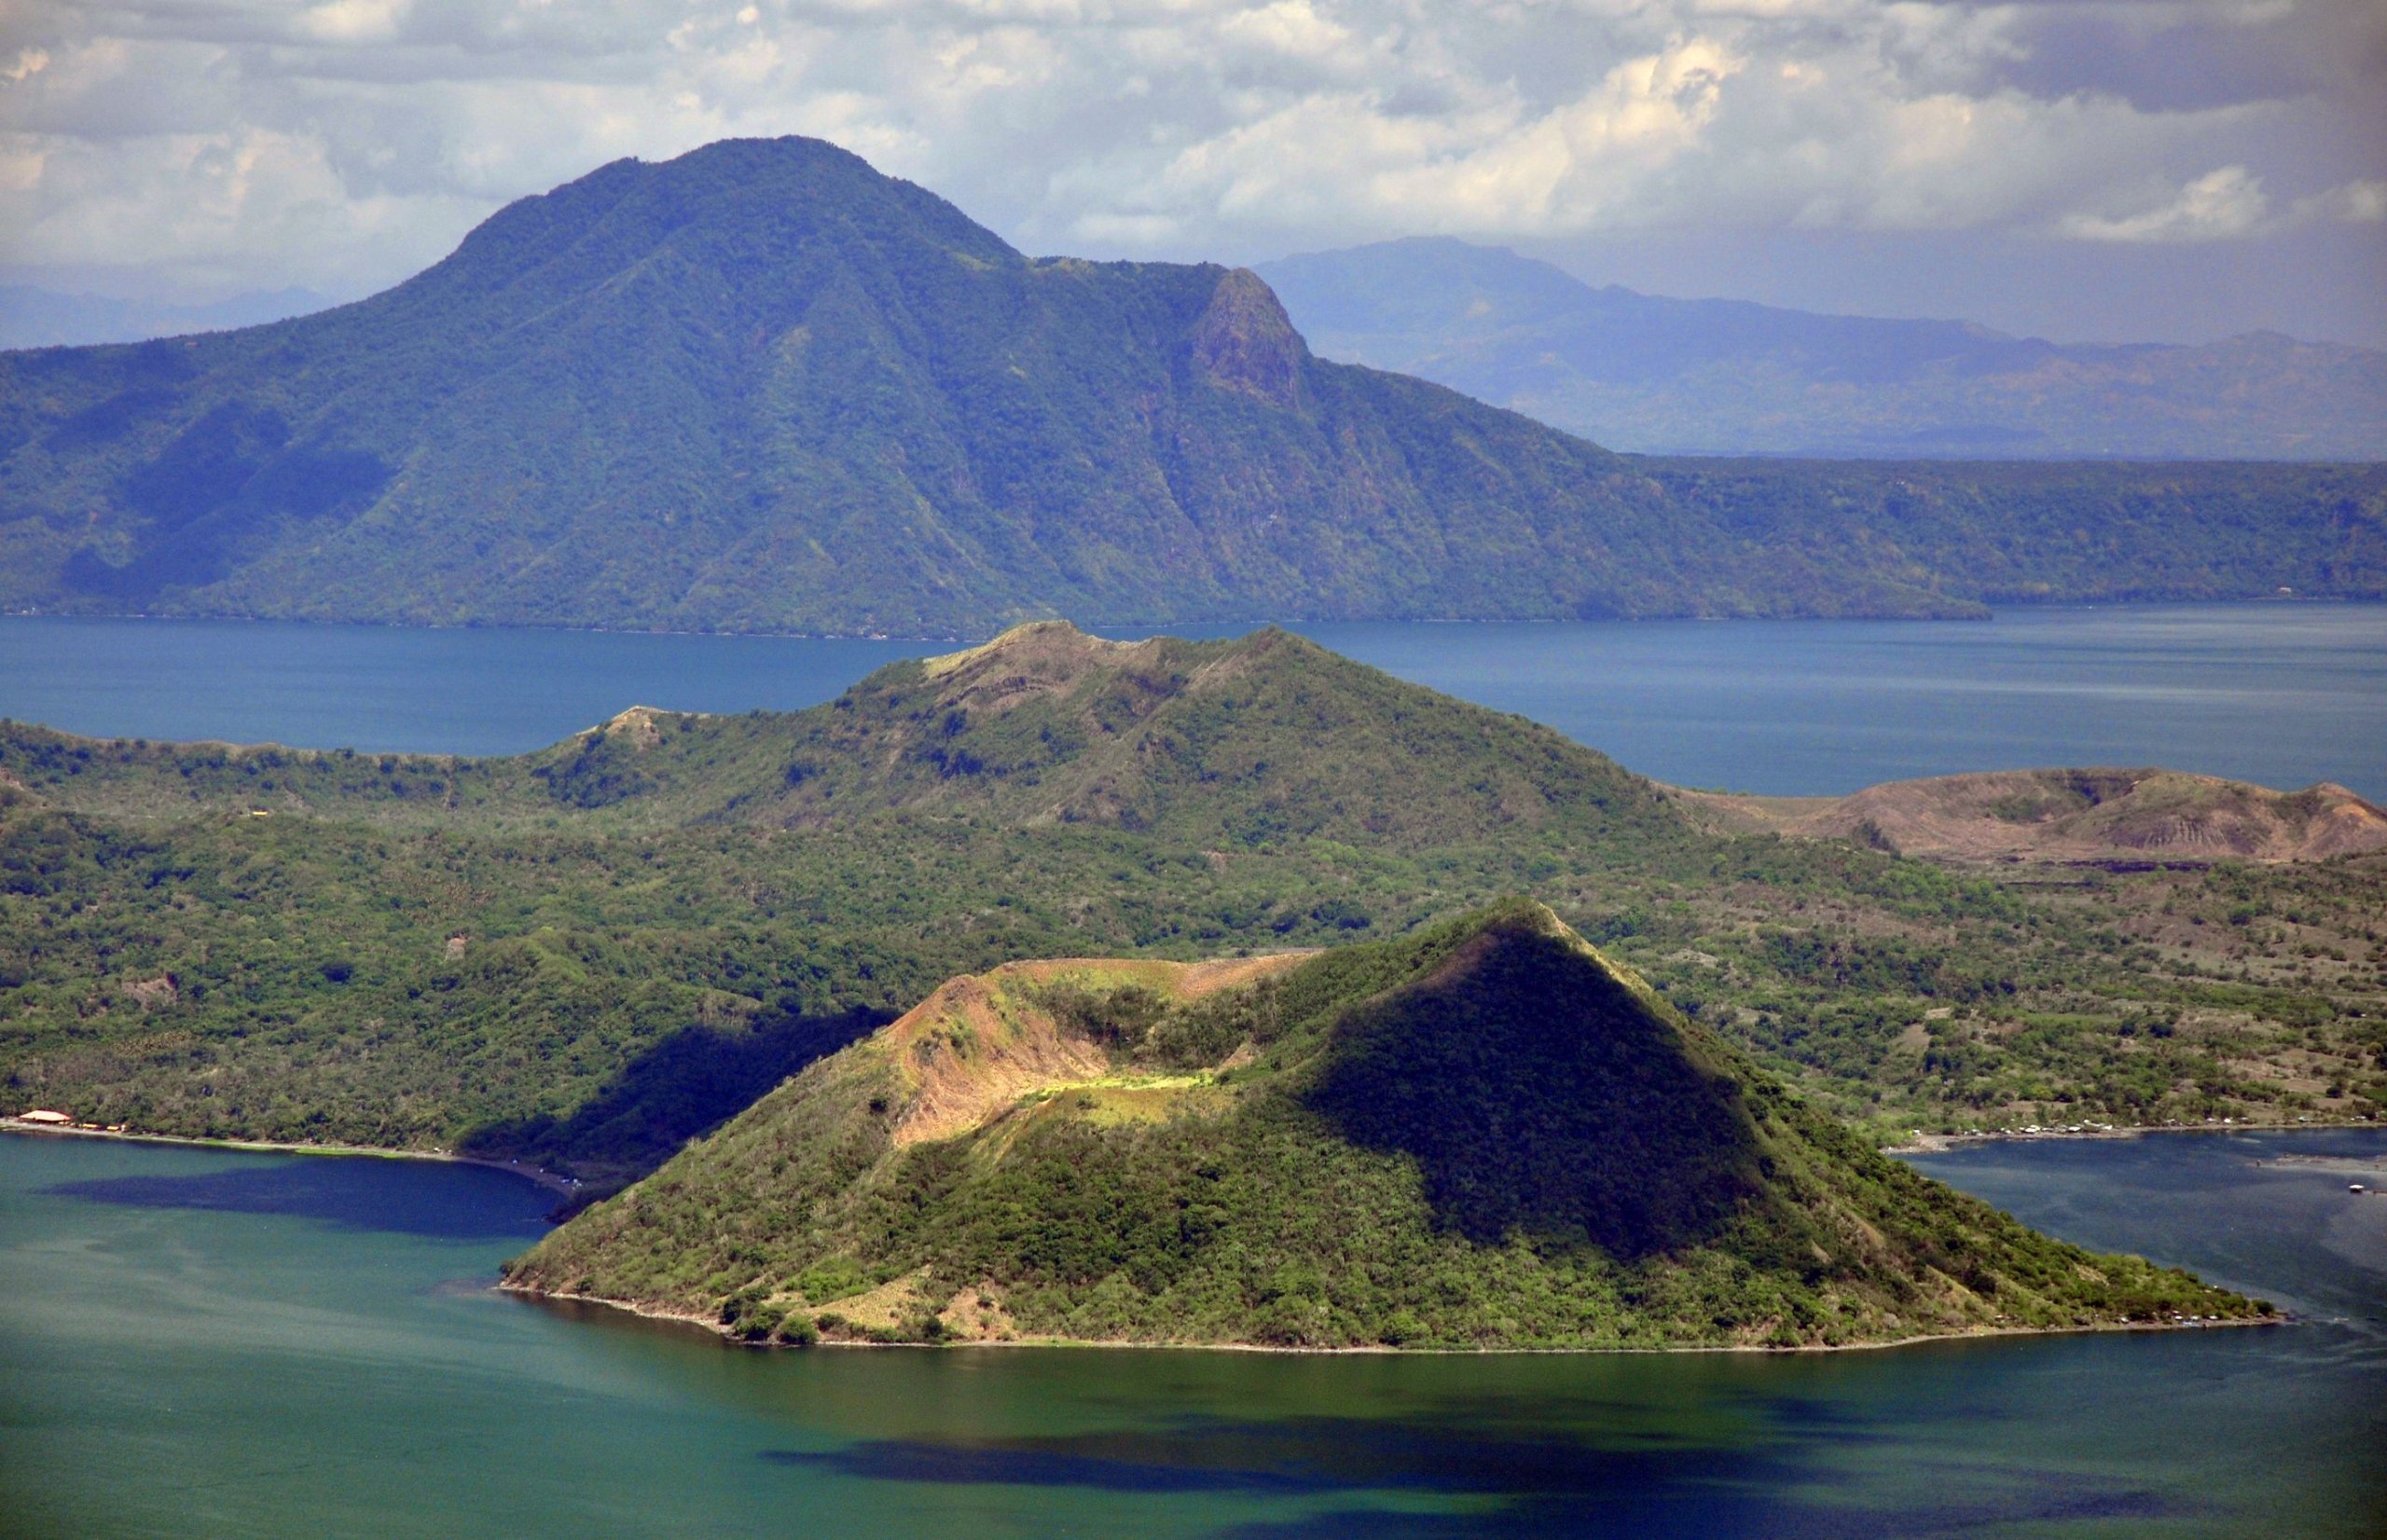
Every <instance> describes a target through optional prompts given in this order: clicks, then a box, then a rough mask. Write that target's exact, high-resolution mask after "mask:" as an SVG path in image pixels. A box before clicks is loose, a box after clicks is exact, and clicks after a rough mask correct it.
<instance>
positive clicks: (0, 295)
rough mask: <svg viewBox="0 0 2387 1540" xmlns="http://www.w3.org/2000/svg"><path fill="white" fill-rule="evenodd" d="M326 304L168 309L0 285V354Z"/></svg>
mask: <svg viewBox="0 0 2387 1540" xmlns="http://www.w3.org/2000/svg"><path fill="white" fill-rule="evenodd" d="M331 303H332V302H331V301H330V300H328V299H326V298H324V296H322V295H319V294H317V293H315V292H314V291H313V290H312V289H299V288H290V289H273V290H258V291H255V292H252V293H248V294H237V295H234V296H231V297H230V298H228V299H219V300H216V301H214V303H213V304H207V305H169V304H162V303H158V302H154V301H144V300H133V299H110V298H107V297H106V296H102V295H90V294H62V293H60V292H58V291H57V290H55V289H44V288H37V287H34V286H31V285H27V284H21V283H0V349H8V348H61V347H76V346H80V345H83V344H86V343H94V342H145V341H148V340H149V339H150V338H152V337H185V336H187V335H189V334H190V333H192V332H224V331H230V330H232V329H233V328H235V327H240V326H257V325H262V324H264V323H267V322H269V321H286V320H288V319H289V318H290V317H292V316H297V315H309V314H311V313H313V312H314V311H316V310H320V309H325V308H327V307H328V306H329V305H330V304H331Z"/></svg>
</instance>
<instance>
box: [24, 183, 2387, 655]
mask: <svg viewBox="0 0 2387 1540" xmlns="http://www.w3.org/2000/svg"><path fill="white" fill-rule="evenodd" d="M2382 509H2387V475H2382V474H2377V473H2371V472H2365V471H2358V470H2344V469H2331V468H2303V469H2288V468H2277V467H2273V468H2263V467H2253V468H2249V467H2216V468H2202V469H2198V470H2192V471H2190V470H2181V469H2177V468H2164V469H2159V470H2153V469H2132V468H2122V467H2095V466H2091V467H2066V468H2062V469H2061V470H2059V471H2055V472H2050V473H2049V474H2042V475H2040V476H2038V477H2037V478H2035V479H2021V480H2018V479H2016V478H2014V477H2011V476H2008V475H2006V474H2001V473H1997V472H1994V470H1993V471H1983V470H1980V469H1977V468H1975V469H1962V468H1960V469H1950V468H1946V467H1902V468H1897V469H1896V470H1888V469H1883V468H1878V467H1869V466H1856V467H1844V466H1843V467H1837V468H1829V469H1826V468H1818V467H1812V466H1759V467H1748V466H1739V465H1733V464H1731V463H1721V464H1718V465H1702V464H1699V463H1696V462H1683V463H1654V462H1642V461H1632V460H1629V459H1626V458H1622V457H1619V456H1616V455H1613V454H1610V453H1608V452H1607V451H1605V450H1602V449H1600V448H1598V447H1594V446H1593V445H1591V444H1589V443H1587V442H1585V441H1583V440H1580V439H1577V438H1572V437H1569V436H1567V435H1566V434H1564V433H1555V432H1552V431H1551V430H1549V429H1547V428H1545V427H1543V426H1541V425H1540V424H1538V423H1536V422H1533V421H1531V420H1529V419H1525V418H1523V417H1520V416H1517V415H1515V414H1513V413H1510V412H1505V411H1500V410H1497V409H1495V408H1492V407H1487V406H1483V405H1481V404H1479V403H1477V402H1474V401H1470V400H1469V399H1467V398H1465V397H1462V396H1459V395H1456V394H1454V393H1452V392H1449V391H1446V390H1444V389H1442V388H1441V387H1438V386H1433V385H1428V384H1426V383H1425V382H1423V381H1420V380H1415V379H1410V378H1403V377H1400V376H1395V375H1387V374H1381V373H1377V372H1375V371H1373V370H1369V369H1363V368H1354V367H1350V366H1346V365H1341V364H1327V363H1323V362H1321V361H1319V360H1318V359H1317V358H1315V357H1313V356H1312V355H1311V353H1310V352H1309V350H1308V348H1307V347H1306V346H1305V345H1304V343H1303V341H1302V339H1301V337H1300V336H1299V335H1298V334H1297V333H1296V332H1295V331H1294V330H1293V328H1292V326H1291V324H1290V323H1289V322H1288V321H1287V319H1286V317H1285V314H1284V312H1283V310H1282V309H1281V308H1280V307H1279V306H1278V305H1277V303H1276V297H1275V296H1274V295H1273V294H1271V293H1270V291H1269V290H1268V288H1267V286H1266V285H1265V284H1263V283H1262V282H1260V281H1259V280H1258V279H1256V278H1255V277H1253V276H1252V275H1251V274H1249V273H1248V272H1241V271H1229V270H1226V269H1224V268H1217V267H1209V266H1203V267H1179V266H1168V265H1160V264H1141V265H1138V264H1122V263H1113V264H1095V263H1087V262H1080V261H1073V260H1064V259H1053V260H1036V261H1031V260H1029V259H1028V258H1027V257H1025V256H1023V255H1021V254H1019V253H1017V252H1014V251H1013V250H1012V249H1011V248H1010V247H1009V246H1007V245H1005V244H1004V243H1003V242H1002V241H1000V240H998V239H997V238H996V237H995V236H994V235H993V234H991V233H990V232H988V231H987V230H985V229H983V228H981V227H978V226H976V225H973V224H972V223H971V222H970V221H969V220H968V219H966V218H965V217H963V215H962V214H961V213H959V211H957V210H956V209H954V208H953V207H952V206H951V205H950V204H947V203H945V202H944V201H943V200H941V199H937V198H935V197H933V196H932V195H931V194H929V193H927V192H925V191H922V190H921V189H919V188H918V187H915V186H910V185H909V184H906V183H903V182H898V181H894V180H891V179H890V178H887V177H883V176H880V175H879V174H877V173H876V172H874V171H872V170H871V169H870V168H869V167H868V166H867V165H865V164H864V163H863V162H862V160H860V159H859V158H855V157H853V156H851V155H849V154H846V153H845V152H843V151H841V150H838V149H836V148H835V147H833V146H831V145H828V144H821V143H819V142H817V141H810V140H793V139H792V140H779V141H770V142H759V141H732V142H724V143H722V144H713V145H711V146H708V147H706V148H704V149H701V150H697V151H695V152H693V153H691V154H689V155H686V156H683V157H682V158H679V159H677V160H673V161H669V162H666V163H663V164H660V165H643V164H641V163H638V162H635V161H622V162H617V163H615V164H614V165H610V166H607V167H604V168H602V169H600V170H599V171H597V172H593V173H591V174H590V175H588V176H586V177H584V178H582V179H581V180H579V181H577V182H574V183H572V184H570V185H568V186H563V187H561V188H559V189H557V190H556V191H555V192H553V193H550V194H547V195H545V197H541V198H534V199H524V200H523V201H521V202H518V203H517V204H515V205H513V206H511V207H509V208H507V209H505V210H504V211H503V212H501V213H498V214H497V215H496V216H494V217H493V218H491V219H490V220H489V221H488V222H487V223H486V224H484V225H483V226H481V227H479V228H478V229H476V230H475V231H474V232H473V233H472V234H471V235H470V236H469V237H467V238H466V240H465V241H464V242H463V244H462V246H461V247H460V248H459V249H458V250H457V252H456V253H455V254H453V255H452V256H450V257H449V258H448V259H447V260H446V261H444V262H441V263H440V264H438V265H437V266H435V267H434V268H430V269H428V270H427V271H425V272H423V273H422V274H421V275H419V276H418V277H416V278H414V279H413V280H411V281H409V282H406V283H404V284H401V285H399V286H398V287H397V288H395V289H393V290H391V291H389V292H387V293H385V294H382V295H379V296H374V297H373V298H370V299H367V300H365V301H362V302H360V303H358V304H354V305H349V306H344V307H341V308H339V309H333V310H329V311H325V312H323V313H321V314H317V315H311V316H305V317H301V318H298V319H296V320H292V321H288V322H283V323H275V324H273V325H269V326H260V327H254V328H250V329H248V330H244V331H239V332H231V333H224V334H217V335H212V336H206V337H186V338H179V339H174V340H171V341H165V342H153V343H145V344H141V345H137V346H131V347H117V348H91V349H74V350H50V351H34V352H21V353H10V354H0V606H7V607H9V608H19V609H22V608H40V609H62V610H80V611H111V612H123V611H138V612H169V613H237V614H261V615H279V616H297V617H304V618H318V619H334V618H337V619H349V620H382V621H408V622H432V623H456V622H510V623H543V624H566V625H613V626H687V627H719V628H736V629H780V630H809V631H839V632H871V631H902V632H908V633H915V634H919V633H934V634H945V635H951V634H960V633H968V634H985V633H986V632H987V631H990V630H992V629H994V628H996V627H997V626H1000V625H1001V624H1003V623H1006V622H1008V621H1011V620H1014V619H1020V618H1028V617H1033V616H1040V615H1052V614H1056V613H1068V614H1072V615H1075V616H1078V617H1081V618H1083V619H1087V620H1101V621H1120V622H1132V621H1161V620H1180V621H1182V620H1202V619H1241V618H1258V617H1262V616H1269V615H1277V616H1299V615H1309V616H1407V617H1423V618H1434V617H1481V618H1502V617H1505V618H1518V619H1530V618H1550V617H1560V616H1578V615H1603V614H1744V613H1753V614H1788V613H1871V614H1913V615H1935V614H1952V613H1971V612H1978V606H1979V604H1980V602H1981V601H1982V600H1984V599H1986V598H1998V597H2004V596H2024V597H2028V596H2041V597H2051V596H2075V597H2088V596H2105V597H2130V596H2137V595H2153V594H2167V595H2174V596H2181V597H2188V596H2198V595H2207V594H2247V593H2270V592H2271V591H2273V590H2275V589H2276V588H2278V587H2281V586H2287V587H2291V588H2295V589H2297V590H2298V591H2313V592H2330V593H2367V592H2374V591H2381V590H2387V537H2382V535H2381V533H2380V529H2381V512H2382Z"/></svg>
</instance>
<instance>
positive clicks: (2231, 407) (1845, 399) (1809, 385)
mask: <svg viewBox="0 0 2387 1540" xmlns="http://www.w3.org/2000/svg"><path fill="white" fill-rule="evenodd" d="M1256 270H1257V271H1258V272H1259V273H1260V275H1261V276H1262V277H1263V278H1265V279H1266V280H1267V281H1268V282H1269V284H1270V286H1271V287H1273V288H1274V289H1276V293H1277V295H1278V296H1279V297H1281V298H1282V299H1283V300H1284V302H1285V308H1286V309H1287V310H1288V312H1289V313H1290V315H1291V316H1292V318H1293V323H1294V324H1295V325H1297V326H1299V327H1300V328H1301V330H1302V333H1303V335H1304V336H1305V337H1308V338H1309V340H1310V343H1311V345H1312V346H1313V347H1315V348H1317V349H1318V351H1319V352H1320V353H1321V354H1323V355H1324V356H1326V357H1329V358H1338V359H1344V360H1347V361H1349V362H1352V363H1357V364H1371V365H1373V366H1374V367H1377V368H1381V369H1397V370H1400V371H1401V372H1402V373H1404V374H1414V375H1418V376H1421V377H1422V378H1427V379H1431V380H1434V381H1437V382H1438V383H1441V384H1443V385H1448V386H1450V387H1451V388H1452V389H1453V390H1457V391H1464V392H1467V393H1468V394H1469V395H1472V396H1476V397H1479V398H1480V399H1482V400H1484V401H1489V402H1493V403H1495V404H1497V405H1499V406H1508V407H1511V408H1513V409H1515V410H1517V411H1521V412H1525V413H1526V414H1528V415H1529V416H1532V417H1537V418H1539V419H1541V420H1542V421H1544V422H1548V423H1551V424H1552V425H1553V426H1556V427H1559V428H1564V429H1566V431H1567V432H1569V433H1581V434H1583V435H1584V436H1586V437H1589V438H1594V439H1596V440H1597V441H1598V442H1600V443H1602V444H1605V445H1607V446H1608V447H1611V448H1618V449H1628V450H1637V451H1645V452H1652V453H1690V454H1795V455H1829V456H1842V455H1862V456H1874V457H1883V456H1887V457H1897V458H1905V457H1913V456H1926V457H1951V456H1962V457H1966V458H1981V457H2021V458H2031V459H2060V458H2079V457H2100V456H2110V457H2122V458H2146V459H2168V458H2189V459H2253V460H2272V459H2279V460H2380V459H2387V352H2380V351H2374V350H2370V349H2365V348H2350V347H2341V346H2338V345H2335V344H2329V343H2317V342H2299V341H2297V340H2296V339H2295V338H2293V337H2282V336H2280V335H2279V334H2278V333H2276V332H2256V333H2252V334H2249V335H2246V336H2243V337H2229V338H2227V339H2226V340H2223V341H2220V342H2213V343H2206V344H2202V345H2200V346H2196V347H2166V346H2152V345H2133V346H2111V347H2106V346H2090V345H2067V344H2058V343H2053V342H2046V341H2042V340H2040V339H2038V338H2036V337H2008V336H2006V335H2005V334H2003V333H2000V332H1994V331H1991V330H1989V329H1988V328H1987V327H1983V326H1977V325H1973V324H1971V323H1966V322H1961V321H1889V320H1879V319H1874V318H1871V317H1865V316H1845V315H1819V314H1815V313H1814V312H1811V311H1806V310H1790V309H1776V308H1774V307H1773V306H1767V305H1753V304H1748V303H1745V302H1743V301H1738V300H1725V299H1666V298H1661V297H1659V296H1654V295H1645V294H1636V293H1635V292H1634V291H1633V290H1630V289H1624V288H1619V287H1617V286H1615V285H1613V284H1610V285H1608V286H1607V287H1602V288H1594V287H1593V286H1592V285H1590V284H1588V283H1584V282H1580V280H1577V279H1575V278H1573V277H1570V276H1569V275H1567V274H1566V273H1564V272H1562V271H1560V270H1559V269H1558V268H1554V267H1552V266H1551V265H1550V264H1549V263H1546V262H1538V261H1535V260H1533V259H1531V258H1529V257H1523V256H1519V255H1518V254H1515V253H1514V252H1511V251H1505V250H1501V249H1498V248H1494V247H1484V246H1474V245H1469V244H1468V243H1467V242H1465V241H1453V240H1447V239H1439V238H1430V239H1421V240H1414V241H1386V242H1383V243H1381V244H1378V245H1372V246H1358V247H1353V248H1351V249H1349V250H1346V251H1334V252H1321V253H1318V254H1312V255H1305V256H1292V257H1287V258H1286V259H1285V260H1283V261H1281V262H1269V263H1262V265H1261V266H1260V267H1259V268H1257V269H1256Z"/></svg>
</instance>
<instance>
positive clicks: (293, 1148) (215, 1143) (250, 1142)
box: [0, 1118, 581, 1198]
mask: <svg viewBox="0 0 2387 1540" xmlns="http://www.w3.org/2000/svg"><path fill="white" fill-rule="evenodd" d="M0 1134H47V1135H51V1136H54V1137H60V1138H70V1139H117V1140H121V1141H123V1142H125V1143H128V1144H145V1145H181V1146H184V1147H186V1148H192V1149H233V1150H240V1151H242V1152H245V1153H248V1154H253V1155H338V1156H343V1157H350V1158H354V1157H359V1156H364V1157H370V1158H372V1159H374V1160H381V1161H439V1162H445V1163H447V1164H448V1165H476V1166H479V1167H481V1168H482V1169H484V1170H487V1171H503V1172H504V1173H505V1174H506V1175H508V1176H519V1177H521V1178H522V1179H523V1180H524V1181H526V1182H534V1183H536V1184H537V1185H539V1186H540V1187H543V1188H545V1189H547V1190H548V1191H550V1192H556V1193H560V1194H562V1195H563V1196H565V1197H567V1198H577V1197H579V1196H580V1194H581V1185H580V1183H578V1182H576V1181H574V1180H573V1179H572V1178H571V1177H569V1176H557V1175H556V1174H555V1173H554V1172H552V1171H549V1170H547V1169H545V1167H543V1166H535V1165H524V1164H523V1163H522V1162H519V1161H500V1160H496V1159H493V1158H491V1157H489V1156H485V1155H458V1154H455V1153H452V1152H451V1151H448V1150H444V1149H386V1148H380V1147H379V1146H376V1145H310V1144H296V1143H287V1144H285V1143H282V1142H279V1141H274V1140H267V1139H202V1138H198V1137H195V1136H193V1135H191V1134H141V1133H136V1132H134V1131H132V1130H131V1129H112V1128H84V1127H80V1126H78V1125H76V1124H74V1123H29V1122H27V1121H24V1120H23V1119H22V1118H0Z"/></svg>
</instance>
